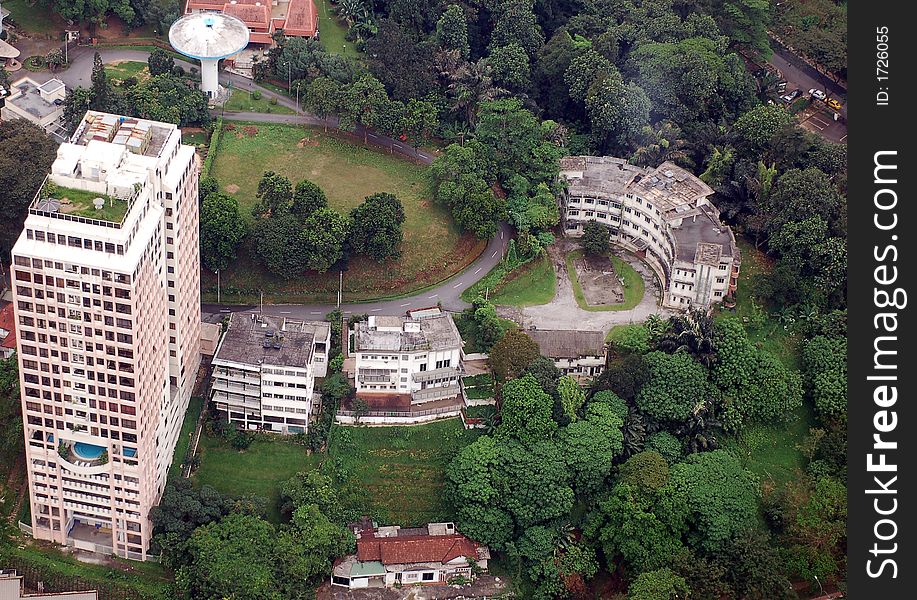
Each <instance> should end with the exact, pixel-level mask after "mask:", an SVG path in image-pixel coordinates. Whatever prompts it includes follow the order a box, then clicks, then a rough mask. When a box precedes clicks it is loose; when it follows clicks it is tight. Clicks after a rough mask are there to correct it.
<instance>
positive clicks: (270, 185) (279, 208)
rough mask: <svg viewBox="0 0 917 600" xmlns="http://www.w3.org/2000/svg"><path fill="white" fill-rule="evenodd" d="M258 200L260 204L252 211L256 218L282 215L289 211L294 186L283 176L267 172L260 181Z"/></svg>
mask: <svg viewBox="0 0 917 600" xmlns="http://www.w3.org/2000/svg"><path fill="white" fill-rule="evenodd" d="M257 198H258V203H257V204H255V206H254V208H253V209H252V213H253V214H254V215H255V216H256V217H262V218H263V217H269V216H279V215H282V214H283V213H286V212H287V211H288V210H289V208H290V202H291V201H292V200H293V184H291V183H290V180H289V179H287V178H286V177H284V176H283V175H280V174H278V173H275V172H274V171H265V172H264V175H262V176H261V180H260V181H258V193H257Z"/></svg>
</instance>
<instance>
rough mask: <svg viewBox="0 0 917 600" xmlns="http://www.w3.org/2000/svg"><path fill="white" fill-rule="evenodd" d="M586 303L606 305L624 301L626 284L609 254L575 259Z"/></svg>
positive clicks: (574, 264)
mask: <svg viewBox="0 0 917 600" xmlns="http://www.w3.org/2000/svg"><path fill="white" fill-rule="evenodd" d="M573 266H574V268H575V269H576V277H577V279H579V282H580V286H581V287H582V288H583V296H584V297H585V298H586V304H589V305H590V306H605V305H612V304H623V303H624V286H622V285H621V280H620V279H618V274H617V273H615V268H614V265H613V264H612V262H611V259H610V258H608V257H607V256H588V255H587V256H583V258H579V259H576V260H574V261H573Z"/></svg>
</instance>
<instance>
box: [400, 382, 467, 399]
mask: <svg viewBox="0 0 917 600" xmlns="http://www.w3.org/2000/svg"><path fill="white" fill-rule="evenodd" d="M461 393H462V391H461V389H459V386H458V384H456V385H449V386H443V387H432V388H427V389H425V390H417V391H416V392H413V393H412V394H411V399H412V400H414V401H427V400H435V399H438V398H450V397H452V396H458V395H459V394H461Z"/></svg>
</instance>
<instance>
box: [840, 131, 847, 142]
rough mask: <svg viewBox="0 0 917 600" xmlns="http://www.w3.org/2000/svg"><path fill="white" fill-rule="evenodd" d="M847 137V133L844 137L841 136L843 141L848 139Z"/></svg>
mask: <svg viewBox="0 0 917 600" xmlns="http://www.w3.org/2000/svg"><path fill="white" fill-rule="evenodd" d="M846 139H847V134H846V133H845V134H844V137H842V138H841V141H842V142H843V141H844V140H846Z"/></svg>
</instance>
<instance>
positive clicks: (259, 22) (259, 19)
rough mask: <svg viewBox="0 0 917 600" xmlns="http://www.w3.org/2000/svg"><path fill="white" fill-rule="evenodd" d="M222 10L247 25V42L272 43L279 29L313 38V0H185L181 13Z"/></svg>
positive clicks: (315, 18) (315, 31)
mask: <svg viewBox="0 0 917 600" xmlns="http://www.w3.org/2000/svg"><path fill="white" fill-rule="evenodd" d="M216 11H219V12H222V13H223V14H227V15H232V16H233V17H236V18H238V19H240V20H242V21H243V22H244V23H245V24H246V25H248V31H249V42H250V43H252V44H266V45H272V44H273V43H274V39H273V37H272V36H273V35H274V33H276V32H277V31H282V32H283V35H285V36H288V37H315V36H316V35H317V34H318V10H317V9H316V7H315V1H314V0H280V2H278V3H277V5H276V6H272V5H271V0H229V1H227V0H187V2H186V3H185V14H192V13H197V12H216Z"/></svg>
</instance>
